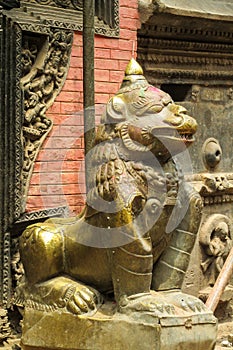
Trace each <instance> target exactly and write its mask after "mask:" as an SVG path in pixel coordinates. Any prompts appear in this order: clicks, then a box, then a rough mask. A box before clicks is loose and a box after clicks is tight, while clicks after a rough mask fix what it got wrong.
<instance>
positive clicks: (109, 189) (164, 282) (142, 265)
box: [17, 59, 205, 316]
mask: <svg viewBox="0 0 233 350" xmlns="http://www.w3.org/2000/svg"><path fill="white" fill-rule="evenodd" d="M196 129H197V123H196V121H195V119H194V118H192V117H190V116H189V115H188V114H187V111H186V110H185V108H183V107H181V106H179V105H177V104H175V103H174V102H173V101H172V99H171V97H170V96H169V95H168V94H167V93H164V92H163V91H161V90H159V89H157V88H155V87H154V86H151V85H150V84H149V83H148V82H147V80H146V79H145V78H144V76H143V71H142V69H141V67H140V66H139V65H138V63H137V62H136V61H135V60H133V59H132V60H131V61H130V63H129V64H128V66H127V68H126V72H125V77H124V80H123V83H122V86H121V88H120V90H119V91H118V92H117V93H116V95H115V96H113V97H112V98H111V99H110V100H109V102H108V103H107V106H106V110H105V113H104V115H103V117H102V124H101V125H100V126H99V127H98V130H97V136H96V140H95V144H94V147H93V150H92V151H91V152H90V153H91V155H90V157H91V159H92V166H93V172H92V174H90V186H89V187H90V191H89V193H88V194H87V203H86V206H85V209H84V210H83V212H82V213H81V215H80V216H78V217H76V218H73V219H66V220H65V219H63V220H62V219H57V220H48V221H47V222H45V223H39V224H34V225H32V226H29V227H28V228H27V229H26V230H25V232H24V233H23V235H22V237H21V239H20V254H21V259H22V262H23V265H24V270H25V276H24V279H23V280H22V281H21V283H20V285H19V287H18V290H17V303H18V305H20V306H22V307H24V306H27V307H32V308H36V309H38V310H48V311H49V310H55V309H62V310H64V311H66V312H67V311H69V312H71V313H74V314H78V315H80V314H86V315H91V314H94V313H95V312H96V310H97V308H98V307H99V305H101V303H102V301H103V299H104V298H108V299H109V298H111V299H113V300H115V301H116V303H117V308H118V311H119V312H121V313H126V314H128V313H130V314H134V313H136V314H138V313H139V314H140V313H143V314H144V313H150V314H151V315H154V316H158V315H163V314H173V313H174V307H176V308H179V309H180V310H183V311H187V310H188V311H190V312H192V313H196V312H197V313H200V312H202V311H205V307H204V304H203V303H202V302H201V301H200V300H199V299H197V298H195V297H193V296H190V295H186V294H184V293H182V292H181V290H180V289H181V285H182V282H183V278H184V274H185V271H186V269H187V267H188V263H189V257H190V253H191V251H192V248H193V244H194V242H195V237H196V233H197V230H198V228H199V222H200V218H201V215H200V212H201V209H202V201H201V198H200V196H199V194H197V193H196V192H195V191H194V190H193V189H192V188H191V187H189V186H188V185H187V184H185V182H184V180H183V175H182V173H181V171H180V170H179V169H178V166H177V164H178V163H177V162H176V161H174V159H173V157H174V156H175V155H176V154H178V153H180V152H182V151H184V150H185V149H186V147H188V146H189V145H191V144H192V142H193V141H194V138H193V134H194V133H195V132H196ZM184 208H185V211H184ZM156 291H163V292H164V293H162V294H161V293H156ZM163 296H164V297H163Z"/></svg>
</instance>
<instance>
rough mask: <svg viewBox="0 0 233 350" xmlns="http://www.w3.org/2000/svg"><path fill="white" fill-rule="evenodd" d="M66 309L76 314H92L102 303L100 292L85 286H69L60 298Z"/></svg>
mask: <svg viewBox="0 0 233 350" xmlns="http://www.w3.org/2000/svg"><path fill="white" fill-rule="evenodd" d="M61 303H64V306H66V309H67V310H68V311H69V312H71V313H73V314H76V315H83V314H89V315H90V314H94V313H95V312H96V311H97V308H98V306H99V305H100V304H102V297H101V295H100V293H99V292H98V291H96V290H94V289H93V288H90V287H86V286H80V285H79V286H76V285H72V286H70V287H69V288H68V289H67V291H66V294H65V297H64V298H63V299H62V300H61Z"/></svg>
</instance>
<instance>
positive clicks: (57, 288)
mask: <svg viewBox="0 0 233 350" xmlns="http://www.w3.org/2000/svg"><path fill="white" fill-rule="evenodd" d="M64 231H65V230H64V226H59V225H53V224H51V223H44V224H41V223H39V224H35V225H31V226H29V227H28V228H27V229H26V230H25V231H24V233H23V234H22V236H21V238H20V255H21V260H22V263H23V266H24V271H25V275H24V278H23V280H22V281H21V283H20V284H19V287H18V288H17V292H16V304H18V305H19V306H22V307H24V306H28V307H32V308H35V309H39V310H45V311H49V310H54V309H58V308H63V309H66V310H68V311H70V312H72V313H75V314H83V313H93V312H95V311H96V308H97V305H98V304H99V303H100V302H101V298H100V295H99V293H98V292H97V291H96V290H94V289H93V288H90V287H88V286H85V285H84V284H83V283H80V282H79V281H76V280H74V279H71V278H69V277H66V276H65V273H64V258H65V256H64V254H65V253H64V251H65V249H64Z"/></svg>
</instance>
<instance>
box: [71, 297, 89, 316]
mask: <svg viewBox="0 0 233 350" xmlns="http://www.w3.org/2000/svg"><path fill="white" fill-rule="evenodd" d="M79 294H80V292H79V293H76V294H74V301H75V303H76V304H77V305H78V307H79V308H80V309H81V310H82V311H84V312H88V306H87V304H86V302H85V301H84V300H83V298H82V297H81V296H80V295H79Z"/></svg>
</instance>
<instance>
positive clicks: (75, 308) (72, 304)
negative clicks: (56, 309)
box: [67, 300, 81, 315]
mask: <svg viewBox="0 0 233 350" xmlns="http://www.w3.org/2000/svg"><path fill="white" fill-rule="evenodd" d="M67 309H68V310H69V311H70V312H71V313H72V314H75V315H81V310H80V309H79V307H78V306H77V305H76V304H75V302H74V301H73V300H70V301H69V303H68V304H67Z"/></svg>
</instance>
